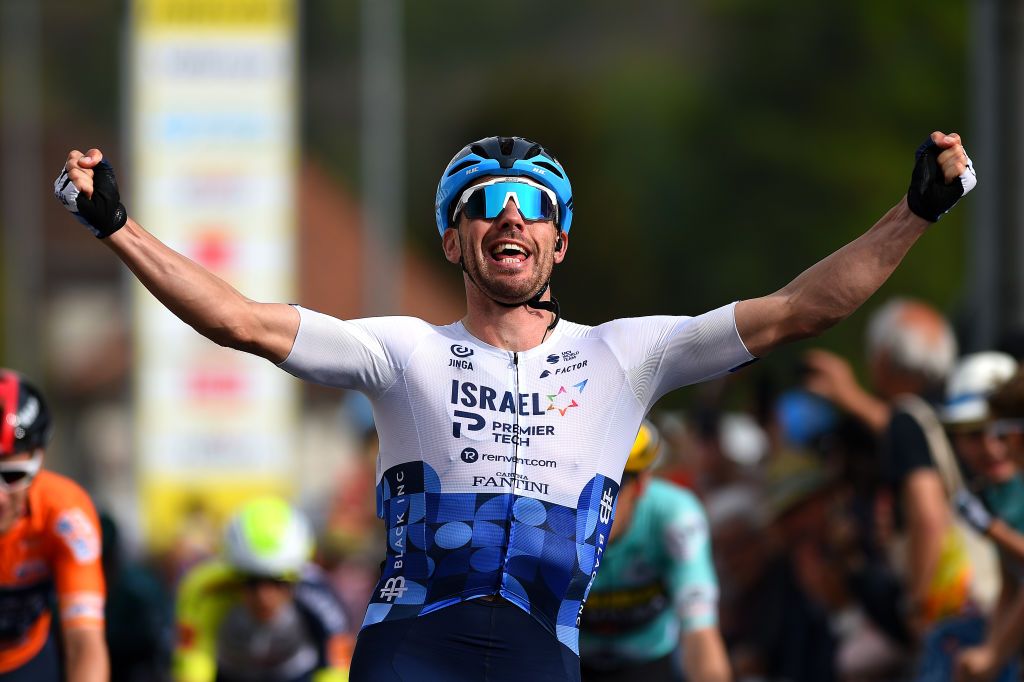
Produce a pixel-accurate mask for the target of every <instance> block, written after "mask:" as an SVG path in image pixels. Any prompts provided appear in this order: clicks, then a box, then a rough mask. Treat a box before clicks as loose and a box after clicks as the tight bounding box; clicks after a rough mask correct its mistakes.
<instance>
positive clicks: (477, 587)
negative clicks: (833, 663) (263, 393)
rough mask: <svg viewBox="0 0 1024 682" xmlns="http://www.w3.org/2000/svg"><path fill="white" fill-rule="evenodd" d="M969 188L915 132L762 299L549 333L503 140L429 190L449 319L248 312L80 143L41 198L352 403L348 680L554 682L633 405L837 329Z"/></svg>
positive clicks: (539, 217) (174, 303)
mask: <svg viewBox="0 0 1024 682" xmlns="http://www.w3.org/2000/svg"><path fill="white" fill-rule="evenodd" d="M974 177H975V176H974V169H973V167H972V166H971V164H970V160H969V159H968V158H967V155H966V153H965V152H964V150H963V147H962V146H961V144H960V138H959V136H957V135H955V134H954V135H945V134H943V133H940V132H935V133H932V136H931V138H930V139H929V140H928V142H927V143H926V144H925V145H923V146H922V147H921V148H920V149H919V150H918V154H917V159H916V163H915V166H914V171H913V173H912V178H911V188H910V190H909V191H908V193H907V198H905V199H901V200H900V201H899V203H897V204H896V205H895V206H894V207H893V208H892V209H890V210H889V211H888V212H887V213H886V214H885V215H884V216H883V217H882V218H881V219H880V220H879V221H878V222H877V223H876V224H875V225H874V227H872V228H871V229H870V230H869V231H868V232H867V233H866V234H864V235H863V236H861V237H860V238H858V239H856V240H855V241H853V242H851V243H850V244H848V245H846V246H845V247H843V248H842V249H840V250H839V251H837V252H835V253H834V254H832V255H831V256H829V257H827V258H825V259H824V260H822V261H821V262H819V263H818V264H817V265H815V266H813V267H811V268H810V269H808V270H807V271H805V272H804V273H803V274H801V275H800V276H798V277H797V278H796V279H794V280H793V281H792V282H791V283H790V284H788V285H786V286H785V287H783V288H782V289H780V290H779V291H777V292H775V293H773V294H770V295H768V296H764V297H761V298H755V299H750V300H745V301H740V302H739V303H733V304H729V305H726V306H723V307H721V308H719V309H717V310H714V311H711V312H708V313H705V314H703V315H700V316H697V317H669V316H660V317H643V318H632V319H618V320H613V321H611V322H608V323H606V324H603V325H599V326H596V327H590V326H586V325H581V324H575V323H572V322H569V321H567V320H563V319H561V318H560V316H559V310H558V306H557V303H556V301H555V299H554V298H553V297H552V296H551V290H550V287H549V280H550V277H551V272H552V270H553V268H554V266H555V265H557V264H560V263H561V262H562V261H563V260H564V259H565V256H566V253H567V250H568V246H569V232H570V228H571V225H572V222H573V200H572V189H571V186H570V183H569V179H568V176H567V175H566V172H565V169H564V168H563V167H562V165H561V164H560V163H559V162H558V161H557V160H556V159H555V157H554V156H553V155H551V153H550V152H548V151H547V150H546V149H545V148H544V147H542V146H541V145H539V144H536V143H534V142H531V141H529V140H525V139H523V138H517V137H490V138H486V139H483V140H479V141H477V142H474V143H472V144H470V145H467V146H466V147H465V148H463V149H462V150H461V151H460V152H459V153H458V154H456V156H455V157H454V158H453V159H452V161H451V162H450V163H449V165H448V167H447V168H446V169H445V171H444V173H443V175H442V177H441V181H440V183H439V186H438V191H437V195H436V201H435V221H436V223H437V228H438V231H439V233H440V235H441V243H442V249H443V252H444V255H445V258H446V259H447V260H448V261H449V262H451V263H452V264H455V265H459V266H461V268H462V270H463V278H464V283H465V289H466V304H467V311H466V316H465V317H464V318H463V319H462V320H460V321H458V322H455V323H453V324H449V325H446V326H435V325H431V324H428V323H426V322H424V321H422V320H419V319H416V318H411V317H387V318H371V319H364V320H354V321H343V320H338V319H334V318H331V317H328V316H326V315H322V314H319V313H316V312H314V311H311V310H307V309H304V308H301V307H299V306H290V305H282V304H265V303H257V302H254V301H251V300H249V299H247V298H245V297H244V296H242V295H241V294H239V293H238V292H237V291H235V290H234V289H233V288H232V287H231V286H230V285H228V284H227V283H226V282H224V281H222V280H220V279H219V278H217V277H215V276H214V275H212V274H211V273H209V272H207V271H205V270H204V269H202V268H201V267H200V266H198V265H197V264H196V263H194V262H192V261H190V260H189V259H187V258H185V257H183V256H181V255H180V254H178V253H176V252H174V251H173V250H171V249H170V248H168V247H167V246H165V245H164V244H162V243H161V242H160V241H159V240H157V239H156V238H155V237H154V236H153V235H152V234H150V233H149V232H147V231H145V230H144V229H143V228H142V227H141V226H140V225H139V224H138V223H137V222H135V221H134V220H131V219H130V218H128V215H127V212H126V210H125V208H124V206H123V204H121V202H120V196H119V194H118V191H117V184H116V181H115V179H114V171H113V169H112V168H111V166H110V165H109V164H108V163H107V162H105V161H103V155H102V153H101V152H100V151H99V150H98V149H92V150H90V151H89V152H88V153H87V154H82V153H81V152H79V151H77V150H76V151H72V152H71V153H69V155H68V157H67V161H66V163H65V168H64V170H63V171H62V173H61V175H60V176H59V177H58V178H57V180H56V182H55V185H54V189H55V193H56V195H57V197H58V199H59V200H60V201H61V202H62V203H63V204H64V205H65V207H66V208H68V210H69V211H71V212H72V213H73V214H74V215H75V216H76V217H77V218H78V219H79V220H80V222H83V223H84V224H86V225H87V226H88V227H89V228H90V230H91V231H92V232H93V234H94V235H96V236H97V237H99V238H100V239H102V241H103V243H105V244H106V245H107V246H109V247H110V248H111V249H112V250H113V251H114V252H115V254H117V255H118V256H119V257H120V258H121V259H122V260H123V261H124V262H125V263H126V264H127V265H128V267H129V268H130V269H131V270H132V272H133V273H134V274H135V275H136V276H137V277H138V278H139V280H140V281H141V282H142V283H143V284H144V285H145V286H146V287H148V288H149V289H150V291H152V292H153V293H154V294H155V295H156V297H157V298H158V299H159V300H161V301H162V302H163V303H164V304H165V305H166V306H167V307H168V308H169V309H170V310H171V311H172V312H174V313H175V314H176V315H178V316H179V317H180V318H181V319H182V320H183V321H185V322H186V323H187V324H190V325H191V326H193V327H194V328H195V329H196V330H197V331H199V332H200V333H202V334H204V335H206V336H207V337H208V338H210V339H211V340H213V341H215V342H216V343H219V344H221V345H225V346H230V347H233V348H237V349H239V350H244V351H248V352H251V353H254V354H256V355H259V356H261V357H264V358H266V359H268V360H270V361H272V362H275V363H277V364H279V365H280V366H281V367H282V368H283V369H285V370H287V371H289V372H291V373H293V374H295V375H297V376H299V377H302V378H305V379H308V380H310V381H315V382H319V383H323V384H327V385H330V386H334V387H343V388H349V389H355V390H359V391H361V392H362V393H364V394H366V395H367V396H368V397H369V398H370V400H371V402H372V404H373V411H374V418H375V422H376V424H377V426H378V429H379V435H380V453H379V457H378V471H377V484H378V488H377V490H378V512H379V515H380V516H381V517H382V518H383V519H384V521H385V526H386V533H387V538H388V547H387V556H386V558H385V562H384V567H383V573H382V575H381V578H380V582H379V583H378V585H377V587H376V588H375V591H374V593H373V597H372V599H371V603H370V605H369V607H368V608H367V612H366V617H365V619H364V624H363V629H362V630H361V632H360V635H359V639H358V642H357V645H356V651H355V654H354V657H353V662H352V670H353V676H354V677H357V679H362V680H370V679H379V680H386V679H403V678H406V679H416V680H429V679H442V680H459V679H467V680H484V679H486V680H502V679H513V678H515V679H519V678H521V677H523V676H526V677H529V678H531V679H535V680H541V679H559V680H561V679H578V677H579V657H578V654H577V651H578V632H579V631H578V619H579V613H580V611H581V609H582V606H583V603H584V601H585V598H586V594H587V591H588V586H589V584H590V582H591V579H592V577H593V575H594V573H595V569H596V566H597V565H598V558H599V557H600V555H601V554H602V553H603V552H604V549H605V544H606V540H607V537H608V529H609V527H610V524H611V519H612V509H613V508H614V503H615V497H616V494H617V492H618V480H619V476H620V475H621V473H622V468H623V466H624V464H625V460H626V457H627V455H628V453H629V449H630V446H631V444H632V442H633V439H634V437H635V435H636V432H637V429H638V428H639V425H640V421H641V420H642V419H643V416H644V414H646V412H647V411H648V409H649V408H650V406H651V405H652V404H653V403H654V402H655V401H656V400H657V399H658V398H660V397H661V396H662V395H664V394H666V393H667V392H669V391H671V390H673V389H676V388H679V387H681V386H684V385H687V384H692V383H696V382H699V381H704V380H707V379H710V378H713V377H717V376H720V375H722V374H724V373H726V372H729V371H730V370H734V369H737V368H739V367H740V366H742V365H745V364H746V363H749V362H752V361H753V360H754V359H755V358H756V357H759V356H761V355H764V354H765V353H767V352H769V351H770V350H772V349H773V348H775V347H777V346H778V345H780V344H782V343H784V342H787V341H792V340H795V339H799V338H803V337H806V336H812V335H815V334H818V333H821V332H822V331H824V330H825V329H827V328H828V327H830V326H831V325H833V324H835V323H836V322H838V321H839V320H841V319H843V318H845V317H846V316H848V315H849V314H850V313H852V312H853V310H855V309H856V308H857V307H858V306H859V305H860V304H861V303H862V302H863V301H864V300H865V299H866V298H867V297H868V296H870V295H871V293H873V292H874V291H875V290H876V289H877V288H878V287H879V286H880V285H881V284H882V282H883V281H884V280H885V279H886V278H887V277H888V276H889V274H890V273H891V272H892V271H893V269H894V268H895V267H896V266H897V264H898V263H899V262H900V260H901V259H902V258H903V256H904V255H905V253H906V251H907V250H908V249H909V248H910V247H911V245H912V244H913V243H914V242H915V241H916V240H917V239H918V238H919V237H920V236H921V235H922V234H923V233H924V232H925V230H926V229H927V228H928V226H929V225H930V224H931V223H932V222H934V221H936V220H938V219H939V217H940V216H941V215H942V214H943V213H945V212H946V211H948V210H949V209H951V208H952V207H953V205H954V204H955V203H956V202H957V201H958V200H959V198H960V197H961V196H962V195H963V194H964V193H965V192H966V191H969V190H970V189H971V188H972V187H973V186H974V184H975V179H974ZM470 633H471V634H472V636H469V634H470Z"/></svg>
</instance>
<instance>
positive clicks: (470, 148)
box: [434, 137, 572, 235]
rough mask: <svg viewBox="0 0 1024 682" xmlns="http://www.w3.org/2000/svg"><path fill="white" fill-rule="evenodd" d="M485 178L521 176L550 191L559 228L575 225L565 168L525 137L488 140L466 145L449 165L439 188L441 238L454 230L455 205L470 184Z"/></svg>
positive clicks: (437, 211) (436, 211) (565, 229)
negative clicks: (450, 229)
mask: <svg viewBox="0 0 1024 682" xmlns="http://www.w3.org/2000/svg"><path fill="white" fill-rule="evenodd" d="M485 175H519V176H523V177H527V178H530V179H532V180H534V181H536V182H539V183H540V184H542V185H544V186H545V187H548V188H550V189H551V190H552V191H553V192H554V193H555V196H556V197H557V198H558V216H559V221H558V222H559V224H558V227H559V229H560V230H561V231H562V232H565V233H568V232H569V227H570V226H571V225H572V186H571V185H570V184H569V176H567V175H566V174H565V169H564V168H562V164H560V163H558V160H557V159H556V158H555V157H554V155H552V154H551V153H550V152H549V151H547V150H546V149H544V147H542V146H540V145H539V144H537V143H536V142H532V141H530V140H527V139H526V138H523V137H485V138H484V139H482V140H477V141H476V142H473V143H471V144H468V145H466V146H465V147H463V148H462V150H461V151H460V152H459V153H458V154H456V155H455V157H454V158H453V159H452V160H451V161H450V162H449V163H448V167H447V168H445V169H444V173H443V174H442V175H441V181H440V182H439V183H438V184H437V198H436V199H435V201H434V218H435V220H436V221H437V231H438V232H440V233H441V234H442V235H443V234H444V231H445V230H447V229H448V228H449V227H451V226H452V224H451V220H452V218H453V216H452V204H453V203H454V202H455V201H458V198H459V195H460V193H461V192H462V190H463V189H465V188H466V187H467V186H468V185H469V184H470V183H471V182H473V181H474V180H476V179H477V178H479V177H483V176H485Z"/></svg>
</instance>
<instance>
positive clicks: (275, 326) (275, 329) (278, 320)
mask: <svg viewBox="0 0 1024 682" xmlns="http://www.w3.org/2000/svg"><path fill="white" fill-rule="evenodd" d="M249 314H250V315H252V316H253V317H254V318H255V323H254V324H253V329H255V330H256V333H255V336H254V337H253V338H252V339H249V340H248V343H247V345H248V346H249V347H247V348H243V349H242V350H246V351H248V352H250V353H253V354H255V355H259V356H260V357H262V358H266V359H267V360H270V361H271V362H273V363H274V364H279V363H281V362H283V361H284V359H285V358H287V357H288V354H289V353H291V350H292V345H293V344H294V343H295V336H296V334H298V332H299V311H298V310H296V309H295V307H294V306H291V305H287V304H285V303H256V302H255V301H251V302H250V303H249Z"/></svg>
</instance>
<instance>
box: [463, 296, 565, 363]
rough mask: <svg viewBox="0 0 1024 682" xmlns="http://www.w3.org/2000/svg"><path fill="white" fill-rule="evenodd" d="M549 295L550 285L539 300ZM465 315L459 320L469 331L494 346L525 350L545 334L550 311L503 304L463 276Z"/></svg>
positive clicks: (536, 343)
mask: <svg viewBox="0 0 1024 682" xmlns="http://www.w3.org/2000/svg"><path fill="white" fill-rule="evenodd" d="M550 299H551V291H550V288H549V290H548V291H545V292H544V295H543V296H542V297H541V300H543V301H548V300H550ZM466 310H467V312H466V316H465V317H464V318H462V324H463V325H464V326H465V327H466V329H467V330H468V331H469V333H470V334H472V335H473V336H475V337H476V338H478V339H480V340H481V341H483V342H484V343H488V344H490V345H492V346H495V347H497V348H502V349H504V350H510V351H516V352H519V351H525V350H530V349H531V348H536V347H537V346H539V345H540V344H541V343H542V342H543V341H544V339H545V338H546V337H547V335H548V325H549V324H551V321H552V314H551V313H549V312H547V311H546V310H537V309H535V308H530V307H528V306H523V305H520V306H516V307H514V308H506V307H505V306H502V305H499V304H497V303H495V302H494V301H492V300H491V299H489V298H488V297H487V296H485V295H484V294H483V293H481V292H480V290H479V289H477V288H476V286H475V285H474V284H473V283H472V282H470V281H469V280H468V278H467V280H466Z"/></svg>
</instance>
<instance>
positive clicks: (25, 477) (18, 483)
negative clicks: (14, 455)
mask: <svg viewBox="0 0 1024 682" xmlns="http://www.w3.org/2000/svg"><path fill="white" fill-rule="evenodd" d="M42 464H43V457H42V455H35V456H34V457H32V459H19V460H16V461H13V462H10V461H6V462H5V461H3V460H0V490H3V491H5V492H8V493H16V492H18V491H21V490H24V489H25V488H27V487H29V486H30V485H32V481H33V480H34V479H35V477H36V474H38V473H39V469H40V467H41V466H42Z"/></svg>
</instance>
